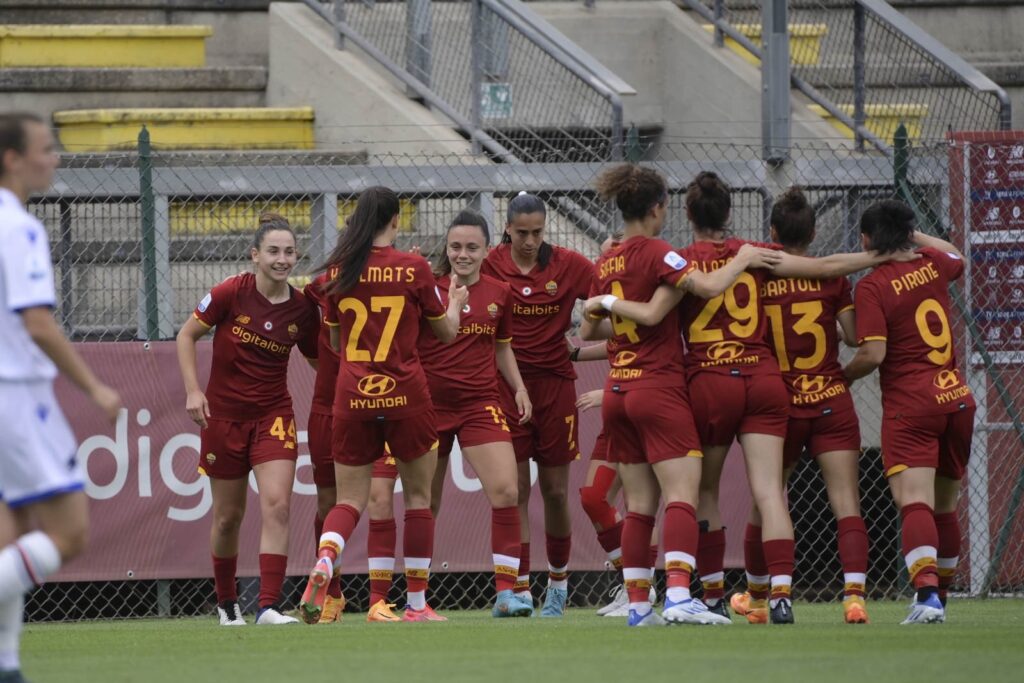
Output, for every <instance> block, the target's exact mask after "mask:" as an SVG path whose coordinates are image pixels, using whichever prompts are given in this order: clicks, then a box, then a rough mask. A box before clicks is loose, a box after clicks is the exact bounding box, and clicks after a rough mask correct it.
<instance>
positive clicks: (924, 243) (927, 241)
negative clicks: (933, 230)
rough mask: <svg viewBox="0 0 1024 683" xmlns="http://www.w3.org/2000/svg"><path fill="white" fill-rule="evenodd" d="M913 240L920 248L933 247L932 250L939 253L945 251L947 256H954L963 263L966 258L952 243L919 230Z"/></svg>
mask: <svg viewBox="0 0 1024 683" xmlns="http://www.w3.org/2000/svg"><path fill="white" fill-rule="evenodd" d="M913 240H914V244H916V245H917V246H919V247H931V248H932V249H938V250H939V251H944V252H946V253H947V254H953V255H954V256H956V257H958V258H959V259H960V260H961V261H962V260H963V258H964V255H963V254H961V253H960V250H959V249H957V248H956V247H954V246H953V244H952V243H951V242H947V241H946V240H944V239H940V238H938V237H934V236H932V235H926V234H924V233H923V232H921V231H919V230H915V231H914V237H913Z"/></svg>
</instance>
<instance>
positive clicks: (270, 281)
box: [178, 214, 320, 626]
mask: <svg viewBox="0 0 1024 683" xmlns="http://www.w3.org/2000/svg"><path fill="white" fill-rule="evenodd" d="M251 255H252V260H253V263H254V264H255V265H256V272H255V274H253V273H245V274H242V275H236V276H234V277H229V278H228V279H227V280H225V281H224V282H222V283H220V284H219V285H217V286H216V287H214V288H213V289H212V290H210V293H209V294H207V295H206V296H205V297H204V298H203V300H202V301H200V302H199V305H198V306H197V307H196V310H195V312H194V313H193V315H192V317H190V318H189V319H188V320H187V321H186V322H185V324H184V325H183V326H182V328H181V331H180V332H178V364H179V366H180V367H181V376H182V379H183V380H184V382H185V391H186V394H187V399H186V403H185V409H186V410H187V411H188V414H189V416H190V417H191V418H192V420H194V421H195V422H196V423H197V424H198V425H199V426H200V427H201V431H200V437H201V440H202V446H201V450H200V453H199V470H200V471H201V472H203V473H205V474H206V475H207V476H208V477H209V478H210V490H211V492H212V494H213V528H212V530H211V532H210V550H211V553H212V555H213V575H214V584H215V586H216V590H217V603H218V606H217V612H218V614H219V616H220V623H221V625H222V626H242V625H244V624H245V621H244V619H243V618H242V612H241V609H240V608H239V606H238V593H237V589H236V587H235V569H236V566H237V563H238V533H239V529H240V527H241V525H242V517H243V516H244V515H245V503H246V494H247V492H248V484H249V480H248V477H249V471H250V470H252V471H253V472H254V473H255V475H256V484H257V486H258V487H259V496H260V514H261V518H262V521H263V527H262V532H261V534H260V597H259V601H260V610H259V613H258V614H257V616H256V623H257V624H261V625H263V624H291V623H298V620H297V619H294V618H293V617H289V616H286V615H284V614H282V612H281V607H280V604H279V600H280V598H281V584H282V582H283V581H284V573H285V567H286V565H287V562H288V556H287V553H288V510H289V507H290V503H291V492H292V483H293V482H294V480H295V460H296V454H297V452H296V448H295V415H294V414H293V412H292V399H291V396H289V394H288V382H287V371H288V356H289V354H290V353H291V350H292V346H294V345H295V344H296V343H298V344H299V346H300V350H301V351H302V353H303V354H304V355H305V356H306V357H308V358H316V335H317V332H318V331H319V324H320V316H319V313H318V311H317V308H316V306H315V305H314V304H313V303H312V302H311V301H310V300H309V299H307V298H306V297H305V296H303V295H302V293H301V292H299V291H297V290H295V289H294V288H293V287H292V286H291V285H289V284H288V275H289V274H290V273H291V272H292V269H293V268H294V267H295V261H296V260H297V258H298V251H297V250H296V248H295V234H294V233H293V232H292V229H291V227H290V226H289V225H288V221H286V220H285V219H284V218H282V217H281V216H278V215H276V214H263V215H262V216H260V226H259V229H257V230H256V236H255V238H254V240H253V246H252V249H251ZM213 327H216V328H217V330H216V331H215V332H214V335H213V364H212V367H211V370H210V381H209V384H207V387H206V393H204V392H203V390H202V389H200V388H199V373H198V371H197V369H196V342H198V341H199V339H201V338H202V337H203V336H204V335H206V333H207V332H209V331H210V329H211V328H213Z"/></svg>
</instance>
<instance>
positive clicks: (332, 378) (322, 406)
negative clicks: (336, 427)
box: [303, 268, 341, 415]
mask: <svg viewBox="0 0 1024 683" xmlns="http://www.w3.org/2000/svg"><path fill="white" fill-rule="evenodd" d="M336 277H338V269H337V268H329V269H328V270H327V271H326V272H324V273H321V274H320V275H319V276H318V277H317V278H316V279H314V280H313V281H312V282H310V283H309V284H308V285H306V288H305V289H304V290H303V292H304V293H305V295H306V297H307V298H308V299H309V300H310V301H312V302H313V303H315V304H316V305H317V307H318V309H319V310H320V318H321V320H322V319H323V318H324V317H325V316H326V315H327V298H326V295H325V294H324V290H323V288H324V286H325V285H326V284H327V283H328V282H329V281H331V280H333V279H334V278H336ZM316 348H317V354H316V357H317V367H316V381H315V382H314V384H313V400H312V401H311V402H310V409H309V412H310V413H311V414H313V415H330V414H331V411H332V410H333V408H334V389H335V385H336V384H337V382H338V368H339V367H340V365H341V356H339V355H338V352H337V351H335V350H334V348H333V347H332V346H331V328H330V327H329V326H327V325H321V326H320V335H319V336H318V338H317V345H316Z"/></svg>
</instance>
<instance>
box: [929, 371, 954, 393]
mask: <svg viewBox="0 0 1024 683" xmlns="http://www.w3.org/2000/svg"><path fill="white" fill-rule="evenodd" d="M932 384H934V385H935V386H936V387H938V388H939V389H952V388H953V387H955V386H956V385H957V384H960V376H959V374H957V371H956V370H939V371H938V372H937V373H935V379H933V380H932Z"/></svg>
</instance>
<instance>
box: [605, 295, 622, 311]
mask: <svg viewBox="0 0 1024 683" xmlns="http://www.w3.org/2000/svg"><path fill="white" fill-rule="evenodd" d="M618 300H619V297H617V296H615V295H614V294H605V295H604V296H602V297H601V308H603V309H604V310H606V311H608V312H609V313H611V312H612V304H614V303H615V302H616V301H618Z"/></svg>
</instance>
